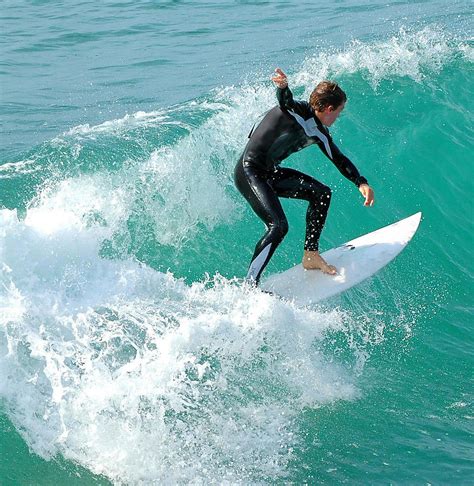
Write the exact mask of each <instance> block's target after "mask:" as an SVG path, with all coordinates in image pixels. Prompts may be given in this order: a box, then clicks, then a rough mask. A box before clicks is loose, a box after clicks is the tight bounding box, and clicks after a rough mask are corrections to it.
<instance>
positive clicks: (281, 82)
mask: <svg viewBox="0 0 474 486" xmlns="http://www.w3.org/2000/svg"><path fill="white" fill-rule="evenodd" d="M272 81H273V82H274V83H275V85H276V86H277V87H278V88H280V89H285V88H286V87H287V86H288V78H287V77H286V74H285V73H284V72H283V71H282V70H281V69H280V68H276V69H275V74H274V75H273V76H272Z"/></svg>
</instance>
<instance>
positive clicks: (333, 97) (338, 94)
mask: <svg viewBox="0 0 474 486" xmlns="http://www.w3.org/2000/svg"><path fill="white" fill-rule="evenodd" d="M346 100H347V96H346V93H344V91H342V89H341V88H340V87H339V85H338V84H337V83H334V82H333V81H321V82H320V83H319V84H318V85H317V86H316V88H314V90H313V92H312V93H311V96H310V97H309V104H310V105H311V108H313V110H314V111H323V110H324V109H325V108H327V107H328V106H333V107H334V108H337V107H338V106H340V105H342V103H344V101H346Z"/></svg>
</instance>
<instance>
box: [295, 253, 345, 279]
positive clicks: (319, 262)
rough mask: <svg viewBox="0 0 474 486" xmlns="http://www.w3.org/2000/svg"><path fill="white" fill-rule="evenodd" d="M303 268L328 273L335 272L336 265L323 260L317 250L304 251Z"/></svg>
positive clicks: (334, 273) (332, 273)
mask: <svg viewBox="0 0 474 486" xmlns="http://www.w3.org/2000/svg"><path fill="white" fill-rule="evenodd" d="M303 268H304V269H305V270H321V271H322V272H323V273H327V274H329V275H336V274H337V270H336V267H335V266H334V265H329V263H327V262H325V261H324V259H323V258H322V257H321V255H320V254H319V253H318V252H317V251H308V250H305V251H304V255H303Z"/></svg>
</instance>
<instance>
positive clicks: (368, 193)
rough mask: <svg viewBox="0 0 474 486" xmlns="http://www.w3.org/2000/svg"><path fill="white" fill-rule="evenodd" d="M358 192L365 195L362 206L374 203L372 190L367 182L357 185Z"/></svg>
mask: <svg viewBox="0 0 474 486" xmlns="http://www.w3.org/2000/svg"><path fill="white" fill-rule="evenodd" d="M359 191H360V193H361V194H362V195H363V196H364V197H365V201H364V206H373V205H374V191H373V189H372V188H371V187H370V186H369V185H368V184H361V185H360V186H359Z"/></svg>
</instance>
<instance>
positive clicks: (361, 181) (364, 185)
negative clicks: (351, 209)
mask: <svg viewBox="0 0 474 486" xmlns="http://www.w3.org/2000/svg"><path fill="white" fill-rule="evenodd" d="M329 146H330V148H331V155H332V157H330V156H329V154H327V153H326V156H327V157H328V159H329V160H331V162H332V163H333V164H334V165H335V166H336V167H337V169H338V170H339V172H340V173H341V174H342V175H343V176H344V177H345V178H346V179H349V180H350V181H351V182H353V183H354V184H355V185H356V186H357V187H358V188H359V191H360V192H361V194H362V195H363V196H364V197H365V201H364V206H373V205H374V191H373V189H372V188H371V187H370V186H369V184H368V182H367V179H366V178H365V177H363V176H361V175H360V173H359V171H358V170H357V167H356V166H355V165H354V164H353V163H352V162H351V161H350V159H349V158H348V157H346V156H345V155H344V154H343V153H342V152H341V151H340V150H339V148H338V146H337V145H336V144H335V143H334V142H333V141H332V140H330V142H329Z"/></svg>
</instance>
